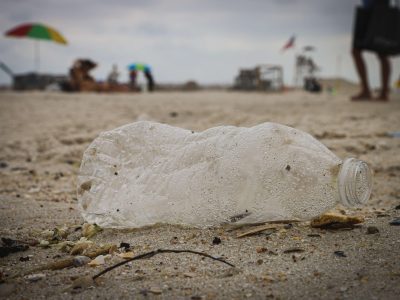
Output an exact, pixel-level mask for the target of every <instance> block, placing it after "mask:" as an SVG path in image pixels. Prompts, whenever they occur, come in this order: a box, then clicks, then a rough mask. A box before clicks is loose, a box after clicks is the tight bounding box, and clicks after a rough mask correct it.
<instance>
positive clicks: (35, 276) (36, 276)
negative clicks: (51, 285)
mask: <svg viewBox="0 0 400 300" xmlns="http://www.w3.org/2000/svg"><path fill="white" fill-rule="evenodd" d="M45 277H46V274H43V273H38V274H32V275H28V276H26V277H25V278H26V279H28V280H29V281H30V282H36V281H39V280H41V279H43V278H45Z"/></svg>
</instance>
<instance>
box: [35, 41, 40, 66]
mask: <svg viewBox="0 0 400 300" xmlns="http://www.w3.org/2000/svg"><path fill="white" fill-rule="evenodd" d="M34 43H35V46H34V49H35V50H34V60H35V72H36V73H39V70H40V42H39V41H38V40H35V41H34Z"/></svg>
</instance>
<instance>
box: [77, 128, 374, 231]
mask: <svg viewBox="0 0 400 300" xmlns="http://www.w3.org/2000/svg"><path fill="white" fill-rule="evenodd" d="M370 193H371V173H370V170H369V168H368V166H367V164H366V163H365V162H363V161H360V160H357V159H354V158H348V159H345V160H344V161H342V160H341V159H340V158H338V157H337V156H336V155H335V154H333V153H332V152H331V151H330V150H329V149H328V148H326V147H325V146H324V145H323V144H321V143H320V142H318V141H317V140H316V139H315V138H313V137H312V136H311V135H309V134H307V133H305V132H302V131H300V130H296V129H294V128H290V127H287V126H283V125H279V124H274V123H263V124H260V125H257V126H254V127H251V128H244V127H234V126H221V127H215V128H211V129H208V130H206V131H203V132H198V133H197V132H194V131H190V130H185V129H181V128H177V127H172V126H169V125H165V124H159V123H154V122H147V121H141V122H136V123H133V124H128V125H125V126H122V127H119V128H117V129H114V130H111V131H107V132H103V133H101V134H100V136H99V137H98V138H96V139H95V140H94V141H93V142H92V144H91V145H90V146H89V147H88V149H87V150H86V151H85V153H84V155H83V161H82V165H81V168H80V172H79V176H78V199H79V204H80V207H81V211H82V214H83V217H84V218H85V219H86V220H87V221H88V222H90V223H96V224H98V225H100V226H102V227H115V228H134V227H141V226H145V225H152V224H155V223H169V224H184V225H190V226H195V227H209V226H216V225H219V224H222V223H232V222H233V223H258V222H265V221H272V220H287V219H310V218H313V217H315V216H318V215H320V214H321V213H323V212H325V211H326V210H328V209H331V208H332V207H334V206H335V205H336V204H338V203H341V204H344V205H347V206H353V205H357V204H363V203H365V202H366V201H367V200H368V199H369V196H370Z"/></svg>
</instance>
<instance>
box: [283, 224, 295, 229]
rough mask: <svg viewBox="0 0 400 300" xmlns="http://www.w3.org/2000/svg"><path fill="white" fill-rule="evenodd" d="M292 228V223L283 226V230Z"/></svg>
mask: <svg viewBox="0 0 400 300" xmlns="http://www.w3.org/2000/svg"><path fill="white" fill-rule="evenodd" d="M292 227H293V224H292V223H289V224H285V226H283V228H285V229H290V228H292Z"/></svg>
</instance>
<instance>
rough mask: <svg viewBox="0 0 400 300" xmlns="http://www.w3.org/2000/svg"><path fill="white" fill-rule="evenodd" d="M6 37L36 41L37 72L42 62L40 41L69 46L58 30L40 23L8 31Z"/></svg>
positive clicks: (28, 24) (20, 26)
mask: <svg viewBox="0 0 400 300" xmlns="http://www.w3.org/2000/svg"><path fill="white" fill-rule="evenodd" d="M5 36H7V37H15V38H32V39H35V65H36V70H37V69H38V68H39V62H40V54H39V52H40V48H39V40H47V41H53V42H56V43H59V44H63V45H66V44H67V41H66V39H65V38H64V37H63V36H62V35H61V33H59V32H58V31H57V30H56V29H54V28H52V27H50V26H47V25H44V24H40V23H25V24H21V25H18V26H16V27H13V28H11V29H10V30H8V31H6V33H5Z"/></svg>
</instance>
